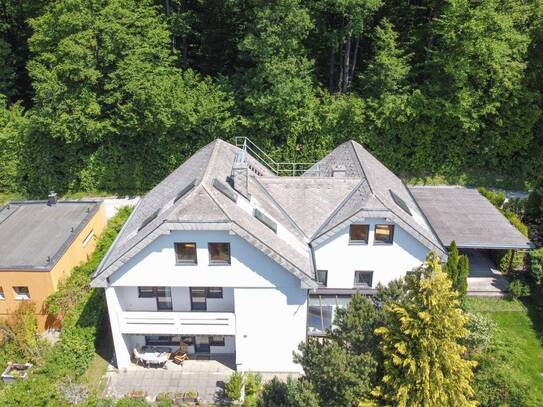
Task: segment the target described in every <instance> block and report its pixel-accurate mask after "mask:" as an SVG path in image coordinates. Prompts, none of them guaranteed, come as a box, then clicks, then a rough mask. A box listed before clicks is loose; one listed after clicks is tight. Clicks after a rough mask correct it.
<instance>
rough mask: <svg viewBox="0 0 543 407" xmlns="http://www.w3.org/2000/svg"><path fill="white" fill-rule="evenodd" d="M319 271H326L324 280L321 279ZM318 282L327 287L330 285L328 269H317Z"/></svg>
mask: <svg viewBox="0 0 543 407" xmlns="http://www.w3.org/2000/svg"><path fill="white" fill-rule="evenodd" d="M319 272H321V273H324V282H322V281H319ZM317 283H318V284H319V285H320V286H321V287H326V286H327V285H328V270H317Z"/></svg>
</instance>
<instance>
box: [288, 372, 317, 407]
mask: <svg viewBox="0 0 543 407" xmlns="http://www.w3.org/2000/svg"><path fill="white" fill-rule="evenodd" d="M287 392H288V402H289V404H288V405H289V406H290V407H319V399H318V397H317V393H316V392H315V389H314V387H313V385H312V384H311V383H310V382H309V381H308V380H305V379H293V378H292V377H290V376H289V378H288V379H287Z"/></svg>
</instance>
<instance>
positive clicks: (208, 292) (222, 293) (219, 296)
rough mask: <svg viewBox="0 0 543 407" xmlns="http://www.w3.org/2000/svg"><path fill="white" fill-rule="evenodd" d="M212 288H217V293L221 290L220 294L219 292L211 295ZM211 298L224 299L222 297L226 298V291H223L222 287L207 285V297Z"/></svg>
mask: <svg viewBox="0 0 543 407" xmlns="http://www.w3.org/2000/svg"><path fill="white" fill-rule="evenodd" d="M211 290H215V291H217V293H218V290H220V295H219V294H213V295H211V294H210V293H211ZM209 298H211V299H222V298H224V292H223V289H222V287H207V288H206V299H209Z"/></svg>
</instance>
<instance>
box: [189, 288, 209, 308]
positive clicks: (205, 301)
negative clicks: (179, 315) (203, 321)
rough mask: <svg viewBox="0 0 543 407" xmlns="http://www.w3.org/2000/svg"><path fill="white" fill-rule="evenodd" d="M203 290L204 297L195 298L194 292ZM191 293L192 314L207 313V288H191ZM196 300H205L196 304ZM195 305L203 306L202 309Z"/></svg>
mask: <svg viewBox="0 0 543 407" xmlns="http://www.w3.org/2000/svg"><path fill="white" fill-rule="evenodd" d="M196 290H203V292H204V295H203V296H199V295H198V296H194V293H193V291H196ZM189 293H190V311H191V312H206V311H207V287H189ZM194 298H203V299H204V301H196V302H194ZM194 304H203V306H202V307H195V306H194Z"/></svg>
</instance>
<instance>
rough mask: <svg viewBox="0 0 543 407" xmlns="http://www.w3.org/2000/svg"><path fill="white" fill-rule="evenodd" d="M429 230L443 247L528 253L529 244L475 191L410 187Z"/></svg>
mask: <svg viewBox="0 0 543 407" xmlns="http://www.w3.org/2000/svg"><path fill="white" fill-rule="evenodd" d="M409 189H410V191H411V193H412V194H413V197H414V198H415V200H416V201H417V203H418V205H419V206H420V208H421V209H422V211H423V212H424V215H425V216H426V218H427V219H428V222H429V223H430V225H431V227H432V228H433V229H434V231H435V233H436V234H437V236H438V237H439V239H440V240H441V242H442V243H443V245H445V246H449V245H450V244H451V242H452V241H453V240H454V241H455V242H456V244H457V246H458V247H461V248H478V249H528V248H530V247H532V243H531V242H530V241H529V240H528V238H526V237H525V236H524V235H523V234H522V233H520V232H519V231H518V230H517V228H515V227H514V226H513V225H512V224H511V223H510V222H509V221H508V220H507V218H506V217H505V216H503V215H502V213H501V212H500V211H499V210H498V209H497V208H496V207H495V206H494V205H492V203H490V202H489V201H488V200H487V199H486V198H485V197H484V196H482V195H481V194H480V193H479V192H478V191H477V190H476V189H471V188H461V187H447V186H439V187H435V186H434V187H430V186H424V187H410V188H409Z"/></svg>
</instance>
